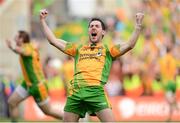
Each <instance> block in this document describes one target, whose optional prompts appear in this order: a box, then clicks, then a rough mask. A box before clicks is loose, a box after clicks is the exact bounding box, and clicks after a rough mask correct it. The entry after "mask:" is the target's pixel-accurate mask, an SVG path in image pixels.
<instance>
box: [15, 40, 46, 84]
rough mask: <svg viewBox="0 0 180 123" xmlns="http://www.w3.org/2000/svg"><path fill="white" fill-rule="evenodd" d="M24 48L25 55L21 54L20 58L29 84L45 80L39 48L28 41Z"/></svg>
mask: <svg viewBox="0 0 180 123" xmlns="http://www.w3.org/2000/svg"><path fill="white" fill-rule="evenodd" d="M22 48H23V52H24V55H20V57H19V60H20V64H21V69H22V73H23V76H24V79H25V81H26V84H27V86H32V85H33V84H37V83H39V82H42V81H45V77H44V74H43V71H42V66H41V63H40V59H39V52H38V49H37V48H36V47H35V46H34V44H32V43H26V44H24V45H23V46H22Z"/></svg>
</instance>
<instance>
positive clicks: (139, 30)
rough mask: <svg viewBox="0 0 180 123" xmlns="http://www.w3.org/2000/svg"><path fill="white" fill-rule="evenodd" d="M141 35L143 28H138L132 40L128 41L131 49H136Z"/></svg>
mask: <svg viewBox="0 0 180 123" xmlns="http://www.w3.org/2000/svg"><path fill="white" fill-rule="evenodd" d="M140 33H141V27H140V26H136V27H135V30H134V32H133V34H132V36H131V38H130V39H129V41H128V45H129V48H130V49H132V48H134V46H135V44H136V42H137V40H138V38H139V35H140Z"/></svg>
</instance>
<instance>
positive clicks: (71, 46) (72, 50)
mask: <svg viewBox="0 0 180 123" xmlns="http://www.w3.org/2000/svg"><path fill="white" fill-rule="evenodd" d="M76 49H77V45H76V44H75V43H70V42H68V43H67V44H66V47H65V50H64V53H66V54H68V55H70V56H75V55H76Z"/></svg>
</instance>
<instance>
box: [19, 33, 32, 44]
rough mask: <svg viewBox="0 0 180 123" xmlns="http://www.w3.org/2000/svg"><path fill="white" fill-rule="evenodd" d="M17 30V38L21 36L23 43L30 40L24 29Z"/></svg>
mask: <svg viewBox="0 0 180 123" xmlns="http://www.w3.org/2000/svg"><path fill="white" fill-rule="evenodd" d="M18 32H19V38H23V43H29V42H30V38H29V34H28V33H27V32H26V31H23V30H20V31H18Z"/></svg>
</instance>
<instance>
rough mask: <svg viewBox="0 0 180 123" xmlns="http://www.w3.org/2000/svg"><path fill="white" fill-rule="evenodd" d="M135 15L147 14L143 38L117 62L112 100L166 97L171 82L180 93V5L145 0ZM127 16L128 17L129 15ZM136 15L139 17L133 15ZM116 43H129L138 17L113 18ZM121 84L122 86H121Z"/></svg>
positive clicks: (110, 90)
mask: <svg viewBox="0 0 180 123" xmlns="http://www.w3.org/2000/svg"><path fill="white" fill-rule="evenodd" d="M131 9H132V12H137V11H138V10H141V11H143V12H144V14H145V20H144V24H143V30H142V35H141V37H140V38H139V40H138V43H137V44H136V47H135V49H133V50H132V51H131V52H130V53H127V54H125V55H124V56H122V57H121V58H120V59H118V60H117V61H115V62H114V64H113V66H112V71H111V74H110V77H109V83H108V84H107V86H106V88H107V91H108V93H109V95H110V96H117V95H124V94H125V95H128V96H133V97H134V96H135V97H137V96H142V95H154V96H163V95H164V93H165V91H166V90H165V89H164V87H165V86H166V84H167V83H168V82H169V81H172V82H174V83H175V84H176V88H177V91H176V92H177V93H178V91H180V86H179V84H180V80H179V78H180V54H179V52H180V23H179V21H180V16H178V15H179V14H180V4H179V2H178V1H170V0H163V1H153V0H144V1H143V2H142V3H141V4H139V5H138V6H132V8H131ZM122 12H124V15H126V13H125V11H122ZM132 15H135V13H132ZM106 20H107V26H108V30H109V35H110V36H109V37H108V40H109V39H110V37H112V39H111V40H112V41H114V42H115V43H116V42H121V43H123V42H125V41H128V38H129V37H130V35H131V33H132V30H133V28H134V25H133V23H134V22H133V21H134V16H131V18H126V16H124V17H121V16H118V15H117V16H116V17H109V18H107V19H106ZM120 83H121V84H120Z"/></svg>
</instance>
